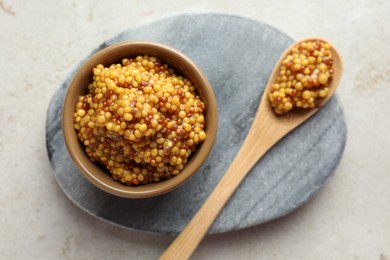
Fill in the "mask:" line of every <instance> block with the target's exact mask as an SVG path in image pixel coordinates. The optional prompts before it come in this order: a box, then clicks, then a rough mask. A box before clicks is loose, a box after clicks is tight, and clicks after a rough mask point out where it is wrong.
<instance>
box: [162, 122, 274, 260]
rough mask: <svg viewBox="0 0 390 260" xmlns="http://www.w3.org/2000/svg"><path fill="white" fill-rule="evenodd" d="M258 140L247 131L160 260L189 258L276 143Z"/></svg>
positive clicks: (256, 133)
mask: <svg viewBox="0 0 390 260" xmlns="http://www.w3.org/2000/svg"><path fill="white" fill-rule="evenodd" d="M252 129H253V127H252ZM261 139H262V138H259V132H258V131H249V133H248V136H247V138H246V139H245V141H244V143H243V145H242V147H241V149H240V151H239V152H238V154H237V155H236V157H235V159H234V161H233V162H232V164H231V165H230V167H229V169H228V170H227V172H226V173H225V175H224V176H223V177H222V179H221V181H220V182H219V183H218V185H217V186H216V187H215V189H214V191H213V192H212V193H211V195H210V196H209V197H208V199H207V200H206V202H205V203H204V204H203V206H202V207H201V208H200V209H199V211H198V212H197V213H196V214H195V216H194V217H193V218H192V220H191V221H190V222H189V224H188V225H187V226H186V227H185V228H184V230H183V231H182V232H181V233H180V235H179V236H178V237H177V238H176V239H175V240H174V241H173V243H172V244H171V245H170V246H169V247H168V249H167V250H166V251H165V252H164V254H163V255H162V256H161V257H160V259H188V258H189V257H190V256H191V255H192V253H193V252H194V251H195V249H196V248H197V246H198V245H199V243H200V241H201V240H202V238H203V237H204V236H205V234H206V232H207V231H208V229H209V228H210V226H211V225H212V223H213V222H214V220H215V219H216V218H217V216H218V214H219V212H220V211H221V210H222V208H223V207H224V205H225V204H226V202H227V201H228V200H229V198H230V197H231V196H232V194H233V193H234V191H235V190H236V189H237V187H238V186H239V185H240V183H241V181H242V180H243V179H244V177H245V176H246V175H247V173H248V172H249V171H250V169H251V168H252V167H253V165H254V164H255V163H256V162H257V161H258V160H259V159H260V158H261V157H262V156H263V155H264V154H265V153H266V152H267V151H268V149H269V148H271V147H272V146H273V145H274V143H275V142H276V141H277V140H275V141H274V142H272V141H271V142H265V143H264V142H263V143H260V142H261V141H260V140H261ZM271 139H272V138H271Z"/></svg>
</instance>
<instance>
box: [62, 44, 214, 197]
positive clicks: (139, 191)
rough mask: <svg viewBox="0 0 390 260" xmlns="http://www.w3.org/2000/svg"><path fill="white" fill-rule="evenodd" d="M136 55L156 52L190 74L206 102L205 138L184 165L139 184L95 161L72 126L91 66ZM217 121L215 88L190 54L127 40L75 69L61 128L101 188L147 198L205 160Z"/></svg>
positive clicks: (82, 167)
mask: <svg viewBox="0 0 390 260" xmlns="http://www.w3.org/2000/svg"><path fill="white" fill-rule="evenodd" d="M137 55H149V56H155V57H157V58H159V59H161V60H162V61H163V62H164V63H167V64H168V65H169V66H170V67H172V68H174V69H175V71H176V72H177V73H178V74H180V75H182V76H184V77H186V78H188V79H189V80H190V81H191V82H192V83H193V85H194V86H196V89H197V92H198V94H199V95H200V97H201V99H202V100H203V102H205V104H206V112H205V113H206V114H205V120H206V128H205V131H206V135H207V137H206V140H205V141H204V142H203V143H201V144H200V145H198V147H197V149H196V152H195V153H194V154H193V155H192V157H191V158H190V160H189V161H188V163H187V164H186V166H185V167H184V169H183V170H182V171H181V172H180V173H179V174H178V175H177V176H174V177H172V178H170V179H167V180H163V181H161V182H157V183H149V184H145V185H140V186H127V185H124V184H122V183H120V182H117V181H115V180H114V179H112V177H111V174H109V172H108V171H107V170H105V169H104V168H103V167H101V166H99V165H98V164H97V163H93V162H92V161H91V160H90V159H89V157H88V156H87V154H86V152H85V148H84V145H83V144H82V143H81V142H80V141H79V140H78V138H77V134H76V131H75V129H74V127H73V114H74V112H75V107H76V103H77V101H78V98H79V96H82V95H85V94H86V93H87V86H88V83H90V82H91V81H92V68H93V67H95V66H96V65H97V64H103V65H105V66H109V65H110V64H112V63H120V62H121V60H122V59H123V58H132V57H136V56H137ZM217 124H218V115H217V104H216V100H215V96H214V92H213V90H212V88H211V86H210V83H209V81H208V80H207V78H206V76H205V75H204V73H203V72H202V71H201V69H200V68H199V67H198V66H197V65H196V64H195V62H193V61H192V60H191V59H190V58H188V57H187V56H185V55H184V54H183V53H181V52H179V51H178V50H176V49H174V48H172V47H169V46H166V45H164V44H160V43H156V42H149V41H126V42H122V43H118V44H115V45H111V46H109V47H107V48H105V49H103V50H101V51H99V52H98V53H96V54H95V55H93V56H92V57H91V58H89V59H88V60H87V61H86V62H85V63H84V64H83V65H82V66H81V68H80V69H79V71H78V72H77V73H76V75H75V77H74V78H73V80H72V82H71V84H70V86H69V89H68V91H67V93H66V97H65V102H64V106H63V115H62V129H63V134H64V138H65V144H66V147H67V149H68V151H69V154H70V156H71V158H72V160H73V161H74V163H75V164H76V166H77V167H78V169H79V170H80V171H81V172H82V174H83V175H84V176H85V177H86V178H87V179H88V180H89V181H90V182H91V183H92V184H94V185H95V186H97V187H98V188H100V189H102V190H104V191H106V192H108V193H111V194H114V195H117V196H120V197H126V198H147V197H152V196H156V195H160V194H163V193H165V192H168V191H171V190H173V189H175V188H177V187H178V186H179V185H181V184H183V183H184V182H185V181H187V180H188V179H189V178H190V177H191V176H192V175H193V174H194V173H196V171H197V170H198V169H199V167H200V166H201V165H202V164H203V162H204V161H205V160H206V158H207V156H208V155H209V153H210V151H211V149H212V147H213V145H214V141H215V138H216V133H217Z"/></svg>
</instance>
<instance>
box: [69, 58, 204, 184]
mask: <svg viewBox="0 0 390 260" xmlns="http://www.w3.org/2000/svg"><path fill="white" fill-rule="evenodd" d="M205 109H206V107H205V104H204V102H202V100H201V99H200V97H199V96H198V95H197V93H196V90H195V87H194V86H193V85H192V83H191V82H190V81H189V80H188V79H186V78H184V77H182V76H179V75H176V74H175V72H174V70H173V69H171V68H169V67H168V65H167V64H163V62H162V61H160V60H158V59H157V58H155V57H149V56H137V57H136V58H131V59H123V60H122V64H112V65H111V66H109V67H104V66H103V65H102V64H99V65H97V66H96V67H95V68H93V81H92V83H90V84H89V85H88V94H87V95H85V96H81V97H80V98H79V100H78V103H77V105H76V108H75V113H74V128H75V129H76V131H77V135H78V138H79V140H80V141H81V142H82V143H83V144H84V146H85V151H86V153H87V154H88V156H89V157H90V159H91V160H92V161H94V162H99V163H101V164H103V165H104V166H105V167H106V168H107V169H108V171H109V172H110V173H111V174H112V177H113V179H115V180H117V181H119V182H121V183H124V184H127V185H140V184H146V183H150V182H158V181H160V180H163V179H168V178H171V177H172V176H174V175H177V174H179V173H180V171H181V170H182V169H183V168H184V166H185V165H186V163H187V161H188V159H189V157H190V155H191V154H192V153H193V152H194V151H195V149H196V146H197V145H198V144H199V143H201V142H202V141H204V140H205V139H206V133H205V117H204V112H205Z"/></svg>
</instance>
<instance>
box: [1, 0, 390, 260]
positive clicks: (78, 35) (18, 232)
mask: <svg viewBox="0 0 390 260" xmlns="http://www.w3.org/2000/svg"><path fill="white" fill-rule="evenodd" d="M389 10H390V2H387V1H342V2H341V1H335V0H332V1H310V2H309V1H303V0H300V1H272V2H269V1H256V0H251V1H249V0H243V1H232V0H229V1H227V0H226V1H222V0H219V1H206V0H197V1H192V0H191V1H174V0H166V1H149V0H148V1H138V0H137V1H125V0H120V1H90V0H80V1H75V0H74V1H56V2H54V1H48V0H40V1H37V0H31V1H21V0H0V71H1V73H0V82H1V87H0V88H1V91H2V95H1V96H0V124H1V128H0V155H1V156H0V158H1V159H0V160H1V161H0V162H1V174H2V176H3V180H2V182H1V188H0V209H1V213H0V233H1V236H0V258H2V259H3V258H4V259H32V258H33V259H124V258H127V259H156V258H158V256H159V255H160V254H161V253H162V252H163V251H164V249H165V248H166V247H167V246H168V245H169V244H170V242H171V241H172V240H173V237H170V236H165V235H151V234H144V233H139V232H134V231H128V230H124V229H122V228H119V227H115V226H112V225H110V224H107V223H105V222H102V221H100V220H98V219H95V218H93V217H91V216H90V215H88V214H86V213H85V212H83V211H82V210H80V209H79V208H78V207H77V206H75V205H74V204H73V203H72V202H71V201H70V200H68V198H67V197H66V196H65V194H64V193H63V191H62V190H61V188H60V187H59V186H58V184H57V182H56V180H55V178H54V175H53V174H52V172H53V170H52V168H51V165H50V163H49V160H48V157H47V153H46V144H45V120H46V110H47V107H48V104H49V101H50V99H51V97H52V95H53V93H54V92H55V90H56V89H57V88H58V86H59V85H60V84H61V83H62V81H63V80H64V79H65V77H66V76H67V74H68V73H69V72H70V70H71V69H72V68H73V67H74V66H75V65H76V64H77V63H78V62H79V61H80V59H81V58H83V57H85V56H86V54H88V53H89V52H90V51H91V50H93V49H94V48H95V47H96V46H97V45H98V44H100V43H101V42H103V41H105V40H107V39H108V38H111V37H112V36H114V35H116V34H117V33H120V32H121V31H123V30H125V29H127V28H129V27H130V26H137V25H140V24H144V23H147V22H149V21H153V20H155V19H159V18H161V17H166V16H168V15H171V14H177V13H183V12H218V13H229V14H237V15H241V16H244V17H248V18H252V19H255V20H258V21H262V22H265V23H267V24H269V25H271V26H274V27H276V28H278V29H280V30H282V31H284V32H285V33H287V34H288V35H290V36H291V37H293V38H294V39H300V38H304V37H307V36H312V35H319V36H322V37H324V38H327V39H329V40H330V41H331V42H332V43H333V44H334V45H335V46H337V47H338V49H339V50H340V52H341V53H342V55H343V57H344V62H345V74H344V77H343V79H342V82H341V88H340V89H339V90H338V93H339V97H340V103H341V105H342V106H343V108H344V113H345V118H346V123H347V127H348V139H347V144H346V147H345V151H344V155H343V157H342V159H341V162H340V165H339V167H338V168H337V169H336V172H335V175H334V176H333V177H332V178H331V179H330V180H329V182H328V183H327V185H326V186H325V187H324V188H323V189H322V190H321V191H320V192H319V193H318V194H317V195H316V196H315V197H314V198H313V199H311V200H310V201H309V202H308V203H307V204H305V205H304V206H303V207H301V208H300V209H298V210H297V211H295V212H293V213H292V214H290V215H288V216H286V217H283V218H281V219H278V220H275V221H273V222H270V223H267V224H264V225H260V226H256V227H254V228H249V229H245V230H241V231H235V232H229V233H225V234H219V235H211V236H207V237H206V238H205V239H204V240H203V242H202V243H201V245H200V247H199V248H198V250H197V251H196V252H195V254H194V255H193V259H237V258H241V259H390V203H389V199H390V188H389V187H390V163H389V158H390V148H389V147H390V137H389V134H388V130H389V129H390V116H389V115H390V105H389V100H390V88H389V85H390V80H389V78H390V77H389V75H390V59H389V58H390V55H389V54H388V44H389V43H390V31H389V30H388V28H387V27H388V26H389V25H390V16H389V14H388V11H389Z"/></svg>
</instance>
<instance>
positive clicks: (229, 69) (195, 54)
mask: <svg viewBox="0 0 390 260" xmlns="http://www.w3.org/2000/svg"><path fill="white" fill-rule="evenodd" d="M130 39H132V40H135V39H146V40H153V41H158V42H162V43H166V44H168V45H171V46H173V47H175V48H177V49H179V50H181V51H182V52H184V53H186V54H187V55H188V56H190V57H191V58H192V59H194V61H195V62H196V63H197V64H198V65H199V66H200V67H201V68H202V70H203V71H204V72H205V74H206V75H207V77H208V78H209V80H210V82H211V85H212V86H213V89H214V92H215V94H216V97H217V102H218V112H219V130H218V137H217V141H216V144H215V146H214V149H213V151H212V153H211V155H210V157H209V158H208V160H207V162H206V163H205V164H204V165H203V166H202V168H201V169H200V171H199V172H198V173H197V174H196V175H195V177H193V178H192V179H191V180H190V181H188V182H187V183H185V184H184V185H182V186H181V187H180V188H178V189H177V190H175V191H172V192H170V193H168V194H165V195H162V196H159V197H155V198H149V199H142V200H132V199H124V198H118V197H115V196H113V195H110V194H107V193H104V192H103V191H100V190H99V189H97V188H95V187H94V186H92V185H91V184H90V183H88V182H87V180H86V179H84V177H83V176H82V175H81V174H80V173H79V172H78V170H77V169H76V167H75V165H74V164H73V162H72V161H71V159H70V157H69V155H68V153H67V150H66V147H65V145H64V141H63V136H62V131H61V129H60V127H61V106H62V102H63V99H64V94H65V92H66V89H67V87H68V86H69V82H70V80H71V78H72V76H73V74H74V72H75V71H76V69H77V68H75V69H74V70H73V72H72V73H70V75H69V77H68V79H67V80H66V81H65V82H64V84H63V85H62V86H61V87H60V88H59V89H58V91H57V92H56V93H55V95H54V97H53V99H52V101H51V104H50V107H49V110H48V118H47V146H48V151H49V156H50V159H51V162H52V165H53V167H54V170H55V171H54V173H55V175H56V177H57V180H58V182H59V184H60V185H61V187H62V189H63V190H64V191H65V193H66V194H67V195H68V197H69V198H70V199H71V200H72V201H73V202H75V203H76V204H77V205H78V206H80V207H81V208H82V209H84V210H86V211H87V212H89V213H90V214H92V215H94V216H96V217H98V218H101V219H104V220H106V221H109V222H112V223H115V224H118V225H121V226H124V227H127V228H131V229H136V230H141V231H148V232H158V233H170V234H172V233H178V232H180V230H181V229H182V228H183V227H184V226H185V225H186V223H187V222H188V221H189V220H190V219H191V216H193V214H194V213H195V212H196V211H197V209H198V208H199V207H200V206H201V204H202V202H203V201H204V200H205V199H206V198H207V196H208V195H209V193H210V192H211V191H212V189H213V187H214V186H215V185H216V184H217V182H218V180H219V179H220V178H221V176H222V175H223V173H224V172H225V171H226V169H227V167H228V166H229V162H231V161H232V160H233V158H234V156H235V154H236V153H237V152H238V149H239V147H240V145H241V143H242V141H243V139H244V138H245V136H246V133H247V132H248V130H249V127H250V125H251V122H252V119H253V117H254V114H255V112H256V109H257V106H258V103H259V100H260V96H261V95H262V92H263V88H264V86H265V84H266V81H267V78H268V76H269V74H270V72H271V70H272V68H273V65H274V64H275V62H276V60H277V59H278V58H279V56H280V54H281V53H282V52H283V50H284V49H285V48H286V47H287V46H288V45H290V44H291V43H292V39H291V38H290V37H288V36H287V35H286V34H284V33H282V32H280V31H278V30H276V29H274V28H272V27H270V26H268V25H265V24H262V23H259V22H255V21H253V20H249V19H244V18H240V17H237V16H229V15H211V14H205V15H194V14H193V15H180V16H175V17H172V18H166V19H165V20H164V21H162V22H155V23H151V24H148V25H144V26H142V27H138V28H131V29H129V30H127V31H125V32H123V33H121V34H120V35H118V36H116V37H114V38H112V39H110V40H108V41H107V42H105V43H104V44H102V45H100V46H99V47H98V48H97V49H96V50H95V51H98V50H100V49H101V48H103V47H105V46H107V45H110V44H113V43H116V42H119V41H123V40H130ZM95 51H94V52H95ZM345 140H346V127H345V123H344V118H343V114H342V110H341V108H340V106H339V104H338V102H337V99H335V98H333V99H332V100H331V101H330V102H329V104H328V105H327V106H326V107H325V108H323V109H322V110H321V111H320V112H319V113H318V114H317V115H315V116H314V117H313V118H312V119H310V120H309V121H308V122H306V123H305V124H304V125H302V126H301V127H299V128H298V129H296V131H294V132H293V133H291V134H290V135H288V136H287V137H286V138H284V139H283V140H282V141H281V142H279V143H278V144H277V145H276V146H275V147H274V148H272V149H271V150H270V151H269V153H268V154H267V155H266V156H264V157H263V159H262V160H261V161H260V162H259V163H257V165H256V166H255V167H254V168H253V170H252V172H251V173H250V174H249V176H248V177H247V178H246V179H245V181H244V182H243V183H242V184H241V186H240V187H239V189H238V190H237V192H236V193H235V194H234V196H233V197H232V199H231V200H230V202H229V203H228V204H227V206H226V207H225V209H224V210H223V211H222V213H221V215H220V216H219V217H218V219H217V221H216V222H215V224H214V225H213V226H212V228H211V230H210V232H211V233H219V232H225V231H229V230H236V229H241V228H245V227H248V226H252V225H256V224H260V223H263V222H266V221H269V220H272V219H275V218H278V217H280V216H283V215H285V214H287V213H289V212H291V211H292V210H294V209H296V208H297V207H299V206H300V205H302V204H303V203H304V202H306V201H307V200H308V199H309V198H310V197H311V196H313V195H314V194H315V193H316V192H317V191H318V190H319V189H320V188H321V187H322V186H323V185H324V183H325V181H326V180H327V178H328V177H329V176H330V175H331V174H332V173H333V171H334V169H335V167H336V166H337V164H338V162H339V160H340V157H341V155H342V152H343V148H344V144H345Z"/></svg>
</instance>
